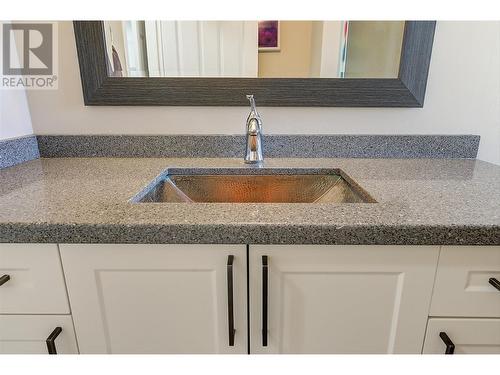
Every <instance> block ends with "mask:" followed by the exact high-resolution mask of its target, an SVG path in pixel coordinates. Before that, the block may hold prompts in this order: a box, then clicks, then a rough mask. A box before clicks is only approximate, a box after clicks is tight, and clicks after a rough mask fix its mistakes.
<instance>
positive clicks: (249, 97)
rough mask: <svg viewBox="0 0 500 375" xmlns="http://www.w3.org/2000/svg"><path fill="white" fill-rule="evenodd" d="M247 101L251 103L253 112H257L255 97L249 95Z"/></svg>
mask: <svg viewBox="0 0 500 375" xmlns="http://www.w3.org/2000/svg"><path fill="white" fill-rule="evenodd" d="M247 99H248V100H249V101H250V108H251V110H252V111H254V112H256V111H257V108H256V107H255V99H254V97H253V95H247Z"/></svg>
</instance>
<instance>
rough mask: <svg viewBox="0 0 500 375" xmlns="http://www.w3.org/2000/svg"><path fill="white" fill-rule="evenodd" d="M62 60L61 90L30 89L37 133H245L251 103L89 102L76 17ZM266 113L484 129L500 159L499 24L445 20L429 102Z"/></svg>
mask: <svg viewBox="0 0 500 375" xmlns="http://www.w3.org/2000/svg"><path fill="white" fill-rule="evenodd" d="M59 61H60V63H59V76H60V79H59V89H58V90H54V91H30V92H29V93H28V99H29V104H30V109H31V115H32V121H33V128H34V131H35V133H36V134H241V133H243V131H244V122H245V119H246V115H247V112H248V109H247V108H245V107H85V106H84V105H83V99H82V89H81V84H80V76H79V70H78V62H77V58H76V49H75V41H74V34H73V28H72V24H71V22H62V23H60V25H59ZM256 99H257V105H258V103H259V98H256ZM260 113H261V115H262V117H263V120H264V132H267V133H275V134H278V133H281V134H286V133H301V134H305V133H317V134H479V135H481V146H480V150H479V158H480V159H483V160H487V161H491V162H494V163H497V164H500V22H438V24H437V28H436V35H435V39H434V49H433V54H432V61H431V67H430V74H429V81H428V85H427V96H426V102H425V106H424V108H387V109H383V108H362V109H350V108H261V110H260Z"/></svg>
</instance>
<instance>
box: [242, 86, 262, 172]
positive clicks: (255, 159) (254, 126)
mask: <svg viewBox="0 0 500 375" xmlns="http://www.w3.org/2000/svg"><path fill="white" fill-rule="evenodd" d="M247 99H248V100H249V101H250V113H249V115H248V118H247V125H246V126H247V148H246V152H245V163H247V164H261V163H263V162H264V156H263V155H262V119H261V118H260V115H259V112H257V108H256V107H255V100H254V98H253V95H247Z"/></svg>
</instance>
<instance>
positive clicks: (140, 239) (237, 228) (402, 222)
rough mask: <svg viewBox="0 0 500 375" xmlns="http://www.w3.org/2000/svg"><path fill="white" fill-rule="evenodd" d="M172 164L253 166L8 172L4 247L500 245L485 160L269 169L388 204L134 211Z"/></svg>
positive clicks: (88, 163)
mask: <svg viewBox="0 0 500 375" xmlns="http://www.w3.org/2000/svg"><path fill="white" fill-rule="evenodd" d="M171 167H178V168H190V167H197V168H234V167H241V168H249V167H248V166H245V165H244V164H243V162H242V160H241V159H233V158H219V159H208V158H179V159H174V158H51V159H37V160H32V161H29V162H26V163H23V164H20V165H17V166H14V167H10V168H6V169H3V170H0V181H1V184H0V242H51V243H247V244H257V243H261V244H263V243H269V244H286V243H290V244H292V243H308V244H309V243H310V244H412V245H419V244H421V245H424V244H434V245H439V244H450V245H451V244H458V245H500V166H495V165H493V164H489V163H486V162H482V161H478V160H471V159H336V158H331V159H267V160H266V163H265V167H267V168H339V169H341V170H342V171H344V173H346V174H347V175H349V176H350V177H351V178H352V179H353V180H354V181H356V182H357V183H358V184H359V185H361V187H363V188H364V189H365V190H366V191H367V192H368V193H369V194H370V195H371V196H372V197H373V198H375V200H376V201H377V202H378V203H348V204H328V203H323V204H301V203H298V204H297V203H296V204H209V203H206V204H201V203H197V204H185V203H178V204H172V203H170V204H161V203H141V204H137V203H130V202H129V200H130V199H131V198H132V197H133V196H134V195H135V194H137V193H138V192H139V191H141V190H142V189H143V188H144V187H145V186H147V185H148V184H149V183H150V182H151V181H152V180H153V179H154V178H155V177H156V176H158V175H160V174H161V173H162V172H163V171H164V170H165V169H166V168H171ZM250 168H251V167H250Z"/></svg>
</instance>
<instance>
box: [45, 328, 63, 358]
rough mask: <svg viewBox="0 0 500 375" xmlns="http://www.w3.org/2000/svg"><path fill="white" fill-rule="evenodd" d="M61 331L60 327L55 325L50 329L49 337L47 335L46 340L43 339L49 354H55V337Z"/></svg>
mask: <svg viewBox="0 0 500 375" xmlns="http://www.w3.org/2000/svg"><path fill="white" fill-rule="evenodd" d="M61 332H62V328H61V327H56V329H54V330H53V331H52V333H51V334H50V335H49V337H47V340H45V342H46V343H47V351H48V352H49V354H57V350H56V343H55V341H56V339H57V336H59V334H60V333H61Z"/></svg>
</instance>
